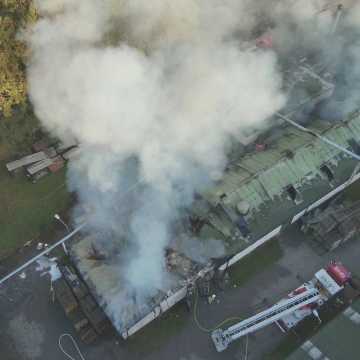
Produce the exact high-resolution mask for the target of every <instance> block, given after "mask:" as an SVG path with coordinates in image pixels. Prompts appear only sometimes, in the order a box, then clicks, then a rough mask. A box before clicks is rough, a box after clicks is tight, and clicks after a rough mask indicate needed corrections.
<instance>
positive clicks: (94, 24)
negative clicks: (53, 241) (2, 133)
mask: <svg viewBox="0 0 360 360" xmlns="http://www.w3.org/2000/svg"><path fill="white" fill-rule="evenodd" d="M283 3H284V2H279V1H275V0H274V1H272V2H271V1H264V0H262V1H258V2H256V4H254V1H250V0H223V1H220V0H185V1H178V2H174V1H172V0H153V1H147V0H104V1H98V0H76V1H75V0H38V1H37V5H38V8H39V11H40V13H41V14H42V17H41V18H40V20H39V21H38V23H37V24H36V25H35V26H34V27H33V28H32V29H31V32H30V33H29V35H28V42H29V44H30V46H31V49H32V58H31V62H30V64H29V67H28V80H29V88H30V97H31V100H32V102H33V104H34V107H35V111H36V114H37V116H38V117H39V118H40V120H41V121H42V123H43V125H44V126H45V127H46V128H47V129H48V130H50V131H51V132H52V133H53V134H55V135H57V136H58V137H59V138H61V139H64V140H66V139H67V138H68V137H73V138H76V139H77V141H78V142H79V143H80V144H81V145H80V148H81V152H80V156H79V158H78V159H77V160H74V161H73V162H72V163H71V164H70V168H69V186H70V188H71V189H72V190H75V191H76V192H77V193H78V194H79V199H80V202H83V203H86V204H89V205H90V206H91V207H92V208H93V209H94V215H93V217H92V218H91V224H90V225H91V226H92V228H93V229H95V230H97V231H103V232H104V233H107V234H111V236H118V237H126V238H127V240H126V243H127V244H128V245H127V251H128V256H127V258H128V260H127V262H126V265H127V266H126V272H125V274H126V280H127V281H128V283H129V285H131V286H132V287H134V288H135V289H136V290H138V291H139V292H144V293H145V294H150V293H151V292H152V291H153V290H154V289H161V288H163V287H164V282H165V281H166V279H165V277H164V273H165V272H164V249H165V247H166V246H167V245H168V244H169V242H170V241H171V236H172V234H171V230H170V228H171V222H172V221H173V220H174V219H175V218H176V216H177V215H178V213H179V209H180V208H181V207H182V206H187V205H189V204H190V203H191V201H192V196H193V194H194V192H195V191H200V190H201V189H202V188H203V187H204V186H205V185H208V184H209V183H210V182H211V181H212V179H215V178H218V177H219V174H221V173H222V171H223V169H224V167H225V165H226V150H227V146H228V143H229V139H230V138H231V137H237V136H241V134H242V132H243V131H245V130H247V129H249V128H251V127H254V126H261V125H262V124H263V123H264V122H265V121H266V120H267V119H268V118H269V117H270V116H271V115H272V114H274V113H275V112H276V111H278V110H279V109H280V108H281V107H282V106H283V105H284V104H285V95H284V94H283V92H282V90H281V89H282V79H281V74H280V72H279V69H278V63H277V56H276V54H275V52H274V51H272V50H269V49H267V50H262V49H258V50H257V51H252V50H249V49H247V48H246V47H244V46H242V43H243V42H244V41H246V40H248V39H249V36H250V34H251V33H252V31H253V30H254V29H255V28H256V26H258V25H259V21H260V20H259V19H260V18H261V16H262V15H263V14H264V13H265V14H267V15H268V16H269V15H271V16H272V17H273V21H275V22H276V21H277V20H279V19H281V21H280V23H282V19H283V18H285V17H286V22H287V23H291V22H293V23H300V24H303V23H304V24H306V22H304V21H305V19H306V21H307V23H309V22H311V21H312V20H311V19H312V15H313V12H314V9H316V7H315V5H313V4H314V3H315V2H312V1H310V0H309V4H310V5H309V6H310V7H309V8H307V7H303V6H302V7H300V10H301V12H300V11H299V8H296V7H291V6H289V5H291V4H293V2H292V1H285V3H287V5H286V4H285V5H284V4H283ZM316 3H318V2H316ZM272 5H274V6H272ZM270 10H271V11H270ZM271 16H270V18H271ZM297 17H298V18H299V19H297ZM277 28H278V29H280V30H279V34H278V35H279V39H281V36H282V38H283V39H285V38H286V37H285V34H286V31H287V30H288V29H286V30H285V31H283V30H281V26H278V27H275V30H274V31H275V33H276V29H277ZM280 35H281V36H280ZM284 41H285V40H284ZM286 41H290V40H286ZM139 180H141V186H139V187H138V188H136V190H135V191H132V192H131V193H127V195H126V196H124V193H125V192H127V191H128V189H130V188H132V186H133V184H135V183H137V182H138V181H139ZM111 236H110V235H109V237H111ZM109 241H111V239H109ZM130 258H132V259H133V260H129V259H130Z"/></svg>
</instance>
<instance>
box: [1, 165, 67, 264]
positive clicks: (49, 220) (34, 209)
mask: <svg viewBox="0 0 360 360" xmlns="http://www.w3.org/2000/svg"><path fill="white" fill-rule="evenodd" d="M70 200H71V197H70V194H69V193H68V192H67V189H66V184H65V169H62V170H61V171H59V172H58V173H56V174H51V175H48V176H47V177H44V178H42V179H40V180H39V181H38V182H37V183H36V184H32V183H31V182H30V181H28V180H27V178H26V177H25V176H24V175H18V176H16V177H12V176H10V175H9V174H8V172H7V170H6V168H5V162H0V259H1V258H4V257H5V256H7V255H9V254H10V253H12V252H13V251H15V250H16V249H17V248H19V247H21V246H22V245H23V244H24V243H25V242H27V241H29V240H34V241H36V239H37V238H38V237H39V235H40V233H43V232H45V231H48V230H50V229H51V226H54V219H53V215H54V213H56V212H61V211H64V210H65V209H67V207H68V206H69V205H70Z"/></svg>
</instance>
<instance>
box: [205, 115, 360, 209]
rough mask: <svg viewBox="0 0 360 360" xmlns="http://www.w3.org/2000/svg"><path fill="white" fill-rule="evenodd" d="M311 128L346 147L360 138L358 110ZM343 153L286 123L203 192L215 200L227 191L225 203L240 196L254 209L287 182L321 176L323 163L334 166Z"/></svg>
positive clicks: (211, 200) (276, 193) (281, 190)
mask: <svg viewBox="0 0 360 360" xmlns="http://www.w3.org/2000/svg"><path fill="white" fill-rule="evenodd" d="M309 128H310V127H309ZM311 128H315V129H316V130H317V131H320V130H321V131H320V132H321V133H322V134H323V136H326V137H327V138H329V139H331V140H332V141H334V142H336V143H337V144H339V145H342V146H344V147H346V148H349V147H350V146H349V143H348V141H349V140H350V139H355V140H358V141H360V117H359V115H358V114H357V116H356V117H353V118H352V119H351V120H350V121H349V122H343V123H340V124H338V123H337V124H328V123H324V122H323V121H314V122H313V123H312V126H311ZM270 141H271V139H270ZM265 142H266V141H265ZM342 157H345V155H344V154H343V153H342V152H341V151H340V150H338V149H336V148H334V147H331V146H329V145H327V144H325V143H324V142H322V141H321V140H320V139H317V138H314V137H313V136H312V135H310V134H306V133H304V132H301V131H300V130H298V129H296V128H293V127H287V128H285V129H284V131H283V132H282V135H281V136H278V137H277V138H276V139H275V140H274V141H271V142H270V143H269V144H268V146H267V149H266V150H265V151H262V152H252V153H248V154H245V155H244V156H243V157H242V158H241V159H239V160H238V161H237V162H235V163H233V164H232V168H231V170H230V171H228V172H227V173H225V175H224V177H223V179H222V180H221V181H220V182H219V183H218V184H217V185H216V186H214V187H213V188H211V189H210V190H209V191H208V192H206V193H205V194H203V196H204V197H205V198H206V199H207V200H208V201H210V202H211V203H213V204H216V203H218V201H219V196H220V195H222V194H226V195H227V198H226V203H227V204H228V205H233V206H235V205H236V203H237V202H239V201H240V200H246V201H247V202H249V203H250V204H251V206H252V208H255V209H256V208H257V207H258V206H260V205H261V204H262V203H263V202H264V201H266V200H269V199H274V198H275V197H277V196H280V195H281V194H282V193H283V192H284V190H285V189H286V187H287V186H289V185H293V186H294V187H295V188H296V187H297V186H299V185H300V184H302V183H304V182H307V181H309V180H311V179H312V178H313V177H315V176H320V174H321V172H320V167H321V166H322V165H324V164H328V165H329V166H330V167H331V166H336V164H337V161H338V160H339V159H340V158H342Z"/></svg>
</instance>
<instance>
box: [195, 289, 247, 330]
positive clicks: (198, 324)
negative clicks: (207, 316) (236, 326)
mask: <svg viewBox="0 0 360 360" xmlns="http://www.w3.org/2000/svg"><path fill="white" fill-rule="evenodd" d="M198 299H199V290H198V288H197V287H195V301H194V309H193V315H194V322H195V324H196V326H197V327H198V328H199V329H200V330H201V331H204V332H207V333H209V332H212V331H214V330H216V329H218V328H219V327H221V326H223V325H225V324H227V323H228V322H231V321H240V320H243V319H242V318H241V317H239V316H233V317H229V318H227V319H225V320H223V321H221V322H220V323H219V324H217V325H216V326H214V327H212V328H206V327H204V326H202V325H201V324H200V322H199V319H198V316H197V307H198Z"/></svg>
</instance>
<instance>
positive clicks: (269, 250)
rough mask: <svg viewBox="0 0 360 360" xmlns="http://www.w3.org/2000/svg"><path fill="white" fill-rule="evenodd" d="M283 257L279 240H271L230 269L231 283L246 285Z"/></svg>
mask: <svg viewBox="0 0 360 360" xmlns="http://www.w3.org/2000/svg"><path fill="white" fill-rule="evenodd" d="M282 255H283V251H282V249H281V246H280V244H279V241H278V239H272V240H269V241H268V242H267V243H265V244H264V245H262V246H260V247H259V248H257V249H256V250H255V251H254V252H252V253H251V254H249V255H248V256H246V257H245V258H243V259H242V260H240V261H239V262H238V263H237V264H235V265H234V266H232V267H231V268H230V279H231V282H232V283H233V284H236V285H237V286H241V285H243V284H245V283H246V282H247V281H249V280H251V278H252V277H253V276H255V275H256V274H258V273H260V272H262V271H265V270H266V269H267V268H268V267H269V266H271V265H273V264H274V263H275V262H276V261H277V260H279V259H280V258H281V257H282Z"/></svg>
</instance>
